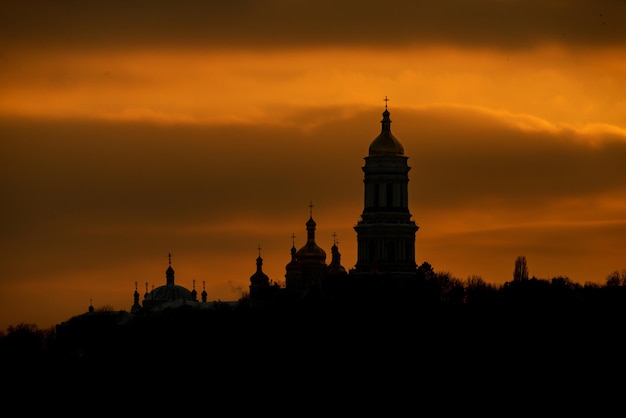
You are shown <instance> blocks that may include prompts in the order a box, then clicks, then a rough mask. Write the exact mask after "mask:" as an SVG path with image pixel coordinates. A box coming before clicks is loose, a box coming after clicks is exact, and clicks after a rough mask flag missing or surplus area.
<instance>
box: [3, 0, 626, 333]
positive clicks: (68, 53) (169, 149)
mask: <svg viewBox="0 0 626 418" xmlns="http://www.w3.org/2000/svg"><path fill="white" fill-rule="evenodd" d="M210 3H213V2H210ZM223 3H224V4H222V3H219V4H209V2H200V1H190V0H189V1H178V2H165V1H150V2H148V1H137V2H132V4H130V5H129V4H127V2H112V1H107V2H98V1H95V2H89V3H88V4H87V3H83V2H69V1H68V2H65V1H64V2H60V1H34V2H28V3H26V2H4V3H3V4H1V5H0V146H1V147H2V148H1V153H0V158H1V159H2V160H1V161H0V163H1V165H0V167H1V168H0V170H2V175H3V179H4V181H3V182H2V185H1V186H0V191H1V192H2V196H3V202H4V204H3V205H2V207H1V209H0V211H1V215H2V219H3V220H4V223H5V227H4V228H3V231H4V232H3V233H2V234H1V235H0V239H1V243H2V248H1V250H2V261H3V267H4V272H3V275H2V279H0V329H5V328H6V327H7V326H8V325H14V324H18V323H20V322H27V323H35V324H37V325H38V326H40V327H48V326H51V325H54V324H56V323H59V322H61V321H64V320H67V319H69V318H70V317H71V316H74V315H77V314H80V313H82V312H84V311H85V310H86V309H87V307H88V306H89V304H90V300H92V303H93V304H94V306H95V307H101V306H105V305H108V306H112V307H113V308H115V309H124V310H128V309H130V306H131V305H132V293H133V292H134V289H135V282H138V283H139V288H140V289H139V290H140V293H143V291H144V289H145V283H146V282H148V283H149V286H152V285H155V286H160V285H162V284H164V283H165V269H166V268H167V254H168V253H169V252H171V253H172V254H173V258H172V266H173V267H174V269H175V271H176V283H177V284H179V285H183V286H186V287H189V288H191V287H192V283H193V280H195V281H196V288H197V289H198V290H199V291H200V290H201V288H202V282H205V285H206V289H207V292H208V293H209V299H211V300H218V299H219V300H235V299H238V298H239V297H240V296H241V292H242V291H246V290H247V287H248V285H249V278H250V276H251V275H252V274H253V273H254V272H255V270H256V262H255V259H256V257H257V255H258V250H257V247H258V246H259V245H260V246H261V247H262V250H261V255H262V257H263V259H264V265H263V267H264V271H265V272H266V273H267V274H268V275H269V276H270V278H271V279H272V280H274V281H277V282H283V281H284V268H285V265H286V264H287V263H288V262H289V259H290V248H291V245H292V238H291V235H292V234H295V235H296V238H295V244H296V247H298V248H299V247H300V246H301V245H303V244H304V240H305V233H306V229H305V222H306V220H307V219H308V216H309V207H308V205H309V202H310V201H312V202H313V205H314V208H313V216H314V218H315V220H316V222H317V242H318V244H319V245H320V246H322V247H323V248H326V249H327V253H328V254H329V253H330V247H331V245H332V243H333V233H336V234H337V237H338V240H339V249H340V251H341V254H342V261H343V265H344V266H345V267H346V268H350V267H352V266H353V265H354V263H355V262H356V235H355V232H354V230H353V226H354V225H355V224H356V222H357V221H358V219H359V215H360V214H361V211H362V203H363V189H362V187H363V183H362V180H363V178H362V174H363V173H362V170H361V167H362V166H363V163H364V161H363V157H365V156H366V154H367V149H368V146H369V143H370V142H371V141H372V140H373V139H374V138H375V137H376V136H377V135H378V133H379V132H380V119H381V113H382V111H383V110H384V104H385V102H383V98H384V97H385V96H388V97H389V98H390V101H389V110H390V112H391V119H392V121H393V123H392V132H393V133H394V135H395V136H396V137H397V138H398V139H399V140H400V141H401V142H402V144H403V145H404V148H405V153H406V155H407V156H409V165H410V166H411V167H412V169H411V171H410V173H409V178H410V182H409V198H410V205H409V208H410V210H411V213H412V214H413V217H414V219H415V221H416V223H417V224H418V225H419V226H420V230H419V231H418V232H417V235H416V239H417V241H416V260H417V261H418V263H422V262H424V261H427V262H429V263H430V264H432V265H433V267H434V268H435V270H437V271H448V272H450V273H452V274H453V275H454V276H455V277H458V278H460V279H465V278H467V277H468V276H471V275H477V276H481V277H482V278H483V279H485V280H486V281H488V282H492V283H503V282H505V281H509V280H511V278H512V272H513V267H514V262H515V258H516V257H517V256H518V255H524V256H526V258H527V260H528V267H529V272H530V274H531V276H532V275H534V276H536V277H539V278H547V279H549V278H552V277H554V276H567V277H569V278H571V279H572V280H574V281H577V282H580V283H584V282H588V281H590V282H597V283H604V280H605V278H606V276H607V275H608V274H610V273H611V272H613V271H615V270H623V269H626V257H625V255H626V198H625V197H624V196H626V164H625V163H624V162H625V161H626V116H625V115H626V99H625V98H626V60H624V58H623V56H624V55H623V51H624V50H625V49H624V48H625V47H626V3H624V2H619V1H608V0H601V1H598V0H589V1H578V2H561V1H514V0H477V1H473V2H467V1H465V0H463V1H461V0H458V1H448V2H439V3H442V4H434V3H433V4H431V3H422V2H414V1H392V2H385V3H381V2H367V1H365V2H364V1H359V2H356V1H346V2H340V3H341V4H336V2H330V1H319V0H318V1H315V2H308V3H307V2H289V1H286V0H283V1H279V0H277V1H247V2H237V1H234V2H223ZM570 3H571V4H570Z"/></svg>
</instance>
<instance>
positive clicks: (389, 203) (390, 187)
mask: <svg viewBox="0 0 626 418" xmlns="http://www.w3.org/2000/svg"><path fill="white" fill-rule="evenodd" d="M386 186H387V190H386V192H387V193H386V198H387V207H388V208H390V207H393V184H391V183H387V185H386Z"/></svg>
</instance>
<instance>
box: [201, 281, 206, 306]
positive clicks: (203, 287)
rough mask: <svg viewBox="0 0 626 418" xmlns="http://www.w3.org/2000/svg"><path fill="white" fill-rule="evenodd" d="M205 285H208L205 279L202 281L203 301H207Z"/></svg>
mask: <svg viewBox="0 0 626 418" xmlns="http://www.w3.org/2000/svg"><path fill="white" fill-rule="evenodd" d="M205 285H206V283H205V282H204V280H203V281H202V302H206V297H207V293H206V287H205Z"/></svg>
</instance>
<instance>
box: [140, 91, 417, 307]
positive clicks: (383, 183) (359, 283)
mask: <svg viewBox="0 0 626 418" xmlns="http://www.w3.org/2000/svg"><path fill="white" fill-rule="evenodd" d="M385 101H387V99H386V98H385ZM389 115H390V113H389V110H388V108H387V105H385V110H384V112H383V114H382V116H383V119H382V120H381V125H382V126H381V131H380V134H379V135H378V136H377V137H376V138H375V139H374V140H373V141H372V142H371V143H370V145H369V152H368V155H367V156H366V157H365V158H364V159H365V165H364V166H363V167H362V170H363V173H364V179H363V183H364V208H363V212H362V214H361V217H360V220H359V221H358V223H357V224H356V225H355V226H354V230H355V232H356V235H357V245H358V251H357V261H356V264H355V266H354V268H353V269H350V270H349V271H348V270H346V269H345V268H344V267H343V266H342V265H341V254H340V253H339V248H338V246H337V241H336V240H335V241H334V243H333V246H332V247H331V249H330V254H331V258H330V262H329V263H327V261H326V260H327V256H326V251H324V249H322V248H321V247H320V246H319V245H318V244H317V243H316V241H315V230H316V226H317V224H316V222H315V220H314V219H313V209H312V208H313V204H312V202H311V204H310V205H309V209H310V211H309V219H308V220H307V222H306V231H307V239H306V243H305V244H304V245H303V246H302V247H300V248H299V249H296V245H295V237H294V236H293V235H292V247H291V260H290V261H289V262H288V263H287V264H286V266H285V285H284V287H281V286H279V285H278V284H277V283H275V282H273V281H271V280H270V278H269V277H268V276H267V274H265V273H264V272H263V258H262V257H261V249H260V247H259V255H258V257H257V259H256V272H255V273H254V274H252V276H251V277H250V285H249V294H248V297H247V299H248V301H249V303H250V304H251V305H253V306H262V305H267V304H272V303H277V302H280V301H298V300H326V299H331V300H332V299H340V298H347V297H351V296H352V297H363V296H365V295H368V294H374V295H381V292H383V291H391V292H393V293H397V294H400V293H402V292H404V291H406V290H407V289H410V288H411V286H412V284H413V283H414V282H415V280H416V273H417V265H416V263H415V234H416V232H417V230H418V229H419V227H418V226H417V225H416V224H415V222H414V221H413V220H412V215H411V213H410V211H409V207H408V202H409V198H408V183H409V176H408V173H409V171H410V169H411V168H410V167H409V166H408V157H407V156H405V155H404V147H403V146H402V144H401V143H400V141H398V139H396V137H395V136H394V135H393V134H392V133H391V119H390V118H389ZM168 258H169V263H168V264H169V265H168V267H167V270H166V271H165V277H166V283H165V284H164V285H162V286H159V287H156V288H153V289H152V290H150V291H149V289H148V283H146V291H145V294H144V297H143V301H142V302H141V303H140V301H139V300H140V295H139V292H138V290H137V283H135V292H134V303H133V305H132V307H131V313H136V314H138V313H145V312H149V311H154V310H162V309H166V308H173V307H179V306H183V305H185V306H192V307H199V308H201V307H204V306H207V305H210V303H209V302H207V293H206V290H205V289H203V291H202V294H201V300H198V295H197V291H196V289H195V281H194V285H193V289H192V290H188V289H186V288H185V287H183V286H180V285H177V284H176V283H175V281H174V273H175V272H174V269H173V268H172V258H171V254H169V255H168ZM203 286H204V284H203Z"/></svg>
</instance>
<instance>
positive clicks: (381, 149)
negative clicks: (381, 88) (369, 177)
mask: <svg viewBox="0 0 626 418" xmlns="http://www.w3.org/2000/svg"><path fill="white" fill-rule="evenodd" d="M384 100H385V111H384V112H383V119H382V120H381V121H380V123H381V125H382V126H381V130H380V135H378V136H377V137H376V139H374V141H372V143H371V144H370V148H369V155H404V147H403V146H402V144H401V143H400V141H398V140H397V139H396V137H395V136H393V134H392V133H391V119H390V118H389V109H388V108H387V102H388V101H389V99H388V98H387V96H385V99H384Z"/></svg>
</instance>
